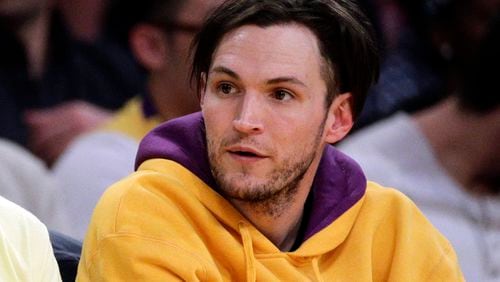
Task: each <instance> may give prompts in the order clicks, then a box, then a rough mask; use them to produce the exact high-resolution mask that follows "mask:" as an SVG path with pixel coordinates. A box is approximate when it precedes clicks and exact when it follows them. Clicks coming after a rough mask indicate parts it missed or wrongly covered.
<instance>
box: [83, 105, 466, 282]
mask: <svg viewBox="0 0 500 282" xmlns="http://www.w3.org/2000/svg"><path fill="white" fill-rule="evenodd" d="M202 123H203V120H202V119H201V116H200V115H199V114H194V115H191V116H188V117H186V118H181V119H179V120H174V121H172V122H169V123H167V124H165V125H162V126H161V127H159V128H158V129H156V130H155V131H153V132H152V133H151V135H149V136H147V137H146V139H145V140H143V143H142V145H141V148H140V150H139V155H138V161H137V162H138V165H140V167H139V168H138V170H137V172H135V173H134V174H132V175H131V176H129V177H128V178H126V179H124V180H122V181H121V182H118V183H117V184H115V185H114V186H112V187H111V188H110V189H108V191H107V192H106V193H105V195H104V196H103V198H102V199H101V201H100V202H99V204H98V206H97V207H96V209H95V212H94V216H93V219H92V222H91V224H90V229H89V231H88V233H87V236H86V239H85V242H84V247H83V254H82V259H81V261H80V265H79V269H78V277H77V281H170V280H184V281H463V278H462V274H461V272H460V269H459V267H458V264H457V260H456V257H455V253H454V251H453V249H452V247H451V246H450V244H449V243H448V241H447V240H446V239H445V238H444V237H443V236H442V235H441V234H440V233H439V232H438V231H437V230H436V229H435V228H434V227H433V226H432V225H431V224H430V223H429V222H428V221H427V220H426V219H425V217H424V216H423V215H422V214H421V213H420V211H419V210H418V209H417V208H416V207H415V205H414V204H413V203H412V202H411V201H410V200H409V199H408V198H406V197H405V196H404V195H402V194H401V193H399V192H397V191H395V190H392V189H386V188H382V187H380V186H378V185H377V184H375V183H371V182H368V185H367V184H366V181H365V180H364V177H363V175H362V173H361V171H360V170H359V167H358V166H357V165H356V164H354V163H353V162H352V160H350V159H349V158H347V157H346V156H344V155H342V154H341V153H339V152H338V151H336V150H335V149H333V148H332V147H329V148H327V149H326V150H325V152H324V155H323V158H322V160H321V163H320V168H319V169H318V173H317V176H316V178H315V182H314V185H313V187H312V191H311V195H310V199H308V203H307V204H306V207H305V210H306V213H305V215H304V217H305V218H304V222H303V225H304V227H303V228H302V236H300V237H301V238H299V240H300V241H299V242H298V244H297V245H298V247H297V248H296V249H295V250H293V251H291V252H281V251H280V250H279V249H278V248H277V247H276V246H274V245H273V243H271V241H269V240H268V239H267V238H266V237H265V236H264V235H263V234H262V233H260V232H259V231H258V230H257V229H256V228H255V227H254V226H253V225H252V224H251V223H250V222H248V221H247V220H246V219H245V218H244V217H243V216H242V215H241V214H240V213H239V212H238V211H237V210H236V209H235V208H234V207H233V206H232V205H231V204H230V203H229V202H228V201H226V200H225V199H224V198H223V197H222V196H221V195H220V194H218V193H217V192H216V190H214V189H215V188H212V187H215V186H214V182H213V179H212V178H211V176H210V173H209V168H208V164H207V160H206V153H204V152H205V151H204V150H205V148H204V141H203V132H202V130H199V129H201V128H203V126H202ZM186 129H192V130H186ZM188 149H189V150H188ZM331 180H333V181H331Z"/></svg>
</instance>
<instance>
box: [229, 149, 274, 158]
mask: <svg viewBox="0 0 500 282" xmlns="http://www.w3.org/2000/svg"><path fill="white" fill-rule="evenodd" d="M227 152H228V153H230V154H231V155H232V156H234V157H237V158H242V159H248V160H250V159H253V160H258V159H264V158H267V157H268V156H266V155H265V154H264V153H261V152H259V151H258V150H255V149H253V148H248V147H240V146H237V147H236V146H235V147H231V148H228V149H227Z"/></svg>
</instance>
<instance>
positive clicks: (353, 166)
mask: <svg viewBox="0 0 500 282" xmlns="http://www.w3.org/2000/svg"><path fill="white" fill-rule="evenodd" d="M154 158H161V159H168V160H172V161H175V162H177V163H179V164H180V165H182V166H183V167H185V168H186V169H188V170H189V171H191V172H192V173H193V174H195V175H196V176H198V178H200V179H201V180H202V181H203V182H204V183H205V184H207V185H208V186H209V187H212V188H213V189H214V190H217V189H215V188H216V187H217V186H216V182H215V180H214V178H213V176H212V173H211V171H210V165H209V161H208V154H207V150H206V140H205V124H204V120H203V117H202V115H201V113H200V112H197V113H194V114H190V115H187V116H184V117H180V118H177V119H173V120H170V121H168V122H166V123H163V124H162V125H160V126H159V127H157V128H155V129H154V130H153V131H151V132H150V133H149V134H148V135H146V137H144V139H143V140H142V141H141V144H140V145H139V150H138V153H137V158H136V163H135V169H137V168H138V167H139V165H140V164H142V163H143V162H145V161H146V160H148V159H154ZM365 190H366V178H365V176H364V174H363V172H362V170H361V168H360V167H359V165H358V164H357V163H355V162H354V161H353V160H352V159H351V158H349V157H348V156H346V155H344V154H343V153H341V152H339V151H338V150H336V149H335V148H334V147H333V146H327V147H326V148H325V150H324V152H323V156H322V158H321V161H320V164H319V167H318V171H317V172H316V176H315V178H314V181H313V185H312V189H311V192H310V193H311V194H310V195H309V198H308V201H307V204H306V208H305V214H304V222H303V225H302V229H303V230H302V236H300V237H302V239H301V241H302V242H304V241H305V240H307V239H308V238H310V237H311V236H313V235H314V234H316V233H317V232H319V231H320V230H322V229H323V228H325V227H326V226H328V225H329V224H331V223H332V222H333V221H335V220H336V219H337V218H338V217H339V216H341V215H342V214H344V213H345V212H346V211H347V210H349V209H350V208H351V207H352V206H353V205H354V204H356V203H357V202H358V201H359V200H360V199H361V198H362V197H363V195H364V193H365ZM299 243H301V242H299Z"/></svg>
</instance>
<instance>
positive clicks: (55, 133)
mask: <svg viewBox="0 0 500 282" xmlns="http://www.w3.org/2000/svg"><path fill="white" fill-rule="evenodd" d="M110 117H111V113H110V112H109V111H108V110H105V109H103V108H100V107H98V106H95V105H93V104H90V103H88V102H84V101H71V102H67V103H64V104H61V105H58V106H55V107H52V108H49V109H40V110H30V111H28V112H26V114H25V122H26V125H27V127H28V133H29V134H28V135H29V139H28V146H29V147H30V148H31V150H32V151H33V152H34V153H35V154H36V155H38V156H39V157H40V158H42V159H43V160H45V161H46V162H47V163H48V164H52V163H53V162H54V161H55V160H56V159H57V158H58V157H59V155H60V154H61V153H62V152H63V151H64V150H65V149H66V147H67V146H68V145H69V144H70V143H71V142H72V141H73V140H74V138H75V137H77V136H78V135H80V134H82V133H84V132H88V131H89V130H91V129H94V128H96V127H97V126H98V125H100V124H102V123H103V122H104V121H106V120H108V119H109V118H110Z"/></svg>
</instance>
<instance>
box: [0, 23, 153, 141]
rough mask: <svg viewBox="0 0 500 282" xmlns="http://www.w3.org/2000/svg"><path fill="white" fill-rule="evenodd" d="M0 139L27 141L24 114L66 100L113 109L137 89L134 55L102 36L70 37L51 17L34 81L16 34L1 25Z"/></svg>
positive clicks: (140, 80)
mask: <svg viewBox="0 0 500 282" xmlns="http://www.w3.org/2000/svg"><path fill="white" fill-rule="evenodd" d="M0 38H1V44H0V137H3V138H8V139H10V140H13V141H14V142H17V143H19V144H21V145H26V142H27V132H26V126H25V125H24V123H23V113H24V112H25V111H26V110H27V109H32V108H37V109H40V108H47V107H51V106H55V105H58V104H60V103H62V102H67V101H71V100H84V101H87V102H90V103H92V104H95V105H98V106H101V107H104V108H107V109H111V110H113V109H117V108H119V107H120V106H121V105H122V104H123V103H124V102H125V101H126V100H128V99H129V98H131V97H133V96H134V95H136V94H137V93H140V92H142V89H143V84H144V82H143V81H144V79H143V76H142V75H141V74H140V71H139V69H138V68H137V66H136V64H135V62H134V61H133V59H132V58H131V57H130V56H129V55H128V54H127V53H126V52H125V51H124V50H122V49H121V48H119V47H118V46H116V45H113V44H111V43H110V42H105V41H104V40H102V41H99V42H96V43H95V44H92V45H90V44H88V43H83V42H78V41H75V40H72V39H71V38H70V37H69V34H68V32H67V31H66V30H65V29H64V27H63V26H62V23H61V21H60V19H59V17H58V16H57V14H55V15H54V17H53V19H52V23H51V28H50V37H49V49H48V58H47V62H46V66H45V71H44V73H43V75H42V77H41V79H39V80H34V79H32V78H31V77H30V75H29V72H28V67H27V59H26V53H25V50H24V48H23V46H22V45H21V43H20V42H19V41H18V40H17V39H16V37H15V36H14V35H12V34H10V33H9V32H7V31H6V29H5V28H4V27H2V26H1V25H0Z"/></svg>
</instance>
